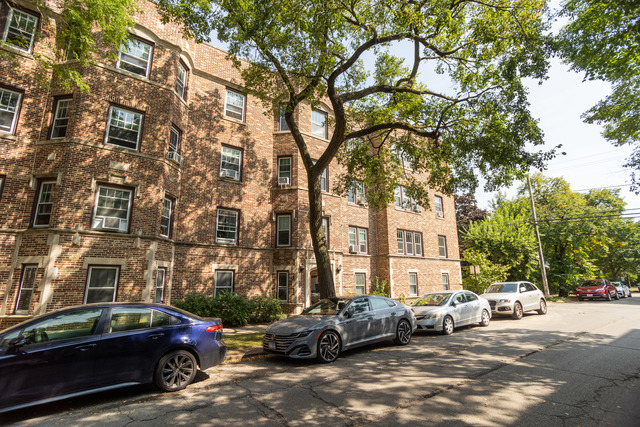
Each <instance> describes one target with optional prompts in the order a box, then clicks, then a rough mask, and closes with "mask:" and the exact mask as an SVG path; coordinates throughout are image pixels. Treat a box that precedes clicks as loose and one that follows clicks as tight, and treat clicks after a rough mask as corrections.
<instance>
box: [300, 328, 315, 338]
mask: <svg viewBox="0 0 640 427" xmlns="http://www.w3.org/2000/svg"><path fill="white" fill-rule="evenodd" d="M311 332H313V331H312V330H311V329H307V330H306V331H302V332H300V333H299V334H298V338H302V337H307V336H309V334H310V333H311Z"/></svg>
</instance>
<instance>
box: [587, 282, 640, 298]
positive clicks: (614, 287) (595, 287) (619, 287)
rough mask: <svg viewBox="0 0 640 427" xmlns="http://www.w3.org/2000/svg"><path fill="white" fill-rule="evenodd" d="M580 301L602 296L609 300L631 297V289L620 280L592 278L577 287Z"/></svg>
mask: <svg viewBox="0 0 640 427" xmlns="http://www.w3.org/2000/svg"><path fill="white" fill-rule="evenodd" d="M576 295H577V297H578V300H579V301H583V300H585V299H596V298H602V299H606V300H608V301H611V300H614V299H616V300H618V299H620V298H625V297H630V296H631V290H630V289H629V287H628V286H627V285H624V284H622V283H620V282H610V281H608V280H607V279H590V280H585V281H583V282H582V283H581V284H580V285H579V286H578V287H577V288H576Z"/></svg>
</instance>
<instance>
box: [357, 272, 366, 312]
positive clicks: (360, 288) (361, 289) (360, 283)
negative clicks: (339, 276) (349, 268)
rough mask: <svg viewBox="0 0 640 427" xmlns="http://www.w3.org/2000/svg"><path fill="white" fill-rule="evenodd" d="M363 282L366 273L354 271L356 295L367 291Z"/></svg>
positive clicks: (364, 281)
mask: <svg viewBox="0 0 640 427" xmlns="http://www.w3.org/2000/svg"><path fill="white" fill-rule="evenodd" d="M365 283H366V274H365V273H356V295H364V294H365V293H366V292H367V290H366V285H365ZM354 304H355V303H354Z"/></svg>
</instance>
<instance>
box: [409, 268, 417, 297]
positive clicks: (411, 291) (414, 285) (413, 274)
mask: <svg viewBox="0 0 640 427" xmlns="http://www.w3.org/2000/svg"><path fill="white" fill-rule="evenodd" d="M412 279H413V283H411V282H412ZM412 288H413V289H412ZM414 289H415V290H414ZM409 296H412V297H415V296H418V273H416V272H415V271H410V272H409Z"/></svg>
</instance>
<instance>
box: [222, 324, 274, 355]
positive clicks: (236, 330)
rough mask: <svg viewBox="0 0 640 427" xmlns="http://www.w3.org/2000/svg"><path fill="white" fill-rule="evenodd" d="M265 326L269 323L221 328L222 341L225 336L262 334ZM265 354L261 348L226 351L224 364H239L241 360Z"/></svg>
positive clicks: (265, 328)
mask: <svg viewBox="0 0 640 427" xmlns="http://www.w3.org/2000/svg"><path fill="white" fill-rule="evenodd" d="M267 326H269V323H258V324H254V325H247V326H237V327H223V329H222V339H223V340H224V337H225V336H227V337H228V336H233V335H242V334H252V333H257V332H262V333H264V331H266V330H267ZM264 354H266V353H265V352H264V351H262V347H247V348H239V349H236V350H227V357H226V358H225V361H224V363H239V362H240V361H242V360H246V359H250V358H252V357H258V356H261V355H264Z"/></svg>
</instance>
